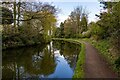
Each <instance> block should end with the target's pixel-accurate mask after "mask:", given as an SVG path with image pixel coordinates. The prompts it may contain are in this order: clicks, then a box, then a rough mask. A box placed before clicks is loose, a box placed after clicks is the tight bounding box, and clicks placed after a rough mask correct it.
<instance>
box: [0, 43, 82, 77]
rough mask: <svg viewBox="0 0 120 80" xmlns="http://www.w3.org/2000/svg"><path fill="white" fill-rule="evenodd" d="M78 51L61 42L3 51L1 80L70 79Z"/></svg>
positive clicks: (73, 45) (76, 46) (78, 47)
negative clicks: (27, 79)
mask: <svg viewBox="0 0 120 80" xmlns="http://www.w3.org/2000/svg"><path fill="white" fill-rule="evenodd" d="M79 51H80V46H79V45H75V44H71V43H68V42H63V41H54V42H51V43H50V44H48V45H45V44H41V45H39V46H35V47H28V48H21V49H12V50H6V51H3V55H2V59H3V62H2V78H3V79H23V78H25V79H26V78H72V76H73V73H74V69H75V65H76V61H77V55H78V53H79Z"/></svg>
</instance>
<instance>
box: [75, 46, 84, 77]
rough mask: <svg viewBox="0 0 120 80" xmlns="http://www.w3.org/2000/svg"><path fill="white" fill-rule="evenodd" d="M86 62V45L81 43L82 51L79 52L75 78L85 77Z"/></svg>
mask: <svg viewBox="0 0 120 80" xmlns="http://www.w3.org/2000/svg"><path fill="white" fill-rule="evenodd" d="M84 64H85V45H84V44H81V51H80V53H79V57H78V61H77V65H76V69H75V73H74V75H73V78H84Z"/></svg>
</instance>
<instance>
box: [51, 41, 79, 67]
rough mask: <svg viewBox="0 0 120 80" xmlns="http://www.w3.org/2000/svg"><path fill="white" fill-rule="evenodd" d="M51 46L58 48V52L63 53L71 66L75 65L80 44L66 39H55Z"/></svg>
mask: <svg viewBox="0 0 120 80" xmlns="http://www.w3.org/2000/svg"><path fill="white" fill-rule="evenodd" d="M53 47H54V48H55V49H58V50H60V54H61V55H64V57H65V59H66V60H67V62H68V64H70V66H71V67H74V66H75V65H76V60H77V56H78V54H79V52H80V45H78V44H74V43H70V42H66V41H55V42H54V43H53Z"/></svg>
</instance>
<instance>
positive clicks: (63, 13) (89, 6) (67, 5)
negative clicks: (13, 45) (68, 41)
mask: <svg viewBox="0 0 120 80" xmlns="http://www.w3.org/2000/svg"><path fill="white" fill-rule="evenodd" d="M52 4H53V5H55V6H56V7H57V8H59V9H60V11H59V13H58V15H57V19H58V26H59V24H60V22H64V20H66V19H67V18H68V16H69V15H70V13H71V11H73V10H74V8H76V7H77V6H82V7H83V8H86V10H87V12H88V13H89V14H88V23H90V22H91V21H97V17H96V16H95V14H99V13H100V4H99V2H98V1H94V2H53V3H52Z"/></svg>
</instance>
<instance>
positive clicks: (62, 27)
mask: <svg viewBox="0 0 120 80" xmlns="http://www.w3.org/2000/svg"><path fill="white" fill-rule="evenodd" d="M60 36H61V38H63V37H64V23H62V22H61V24H60Z"/></svg>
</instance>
